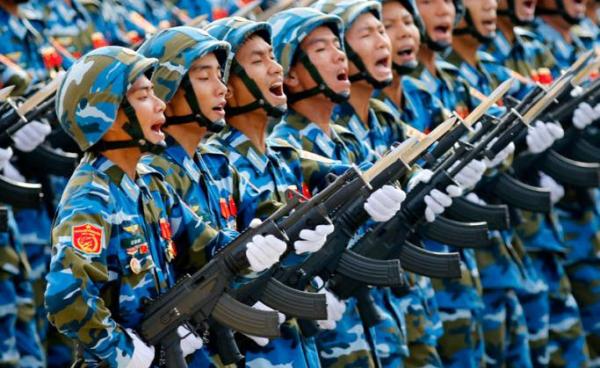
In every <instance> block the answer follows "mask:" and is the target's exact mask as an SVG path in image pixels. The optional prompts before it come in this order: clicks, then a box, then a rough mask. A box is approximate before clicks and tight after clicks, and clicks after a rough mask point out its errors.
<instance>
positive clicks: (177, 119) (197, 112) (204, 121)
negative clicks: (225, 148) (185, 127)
mask: <svg viewBox="0 0 600 368" xmlns="http://www.w3.org/2000/svg"><path fill="white" fill-rule="evenodd" d="M181 87H182V88H183V92H184V97H185V100H186V101H187V103H188V105H189V106H190V109H191V110H192V113H191V114H189V115H179V116H167V119H166V122H165V126H171V125H180V124H187V123H193V122H196V123H198V125H199V126H201V127H203V128H206V129H207V130H208V131H210V132H213V133H218V132H220V131H221V130H223V128H224V127H225V120H224V119H219V120H217V121H212V120H210V119H209V118H207V117H206V115H204V114H203V113H202V110H201V109H200V106H199V105H198V98H197V97H196V93H195V92H194V87H192V83H191V81H190V78H189V75H187V74H186V75H185V76H184V77H183V79H182V80H181Z"/></svg>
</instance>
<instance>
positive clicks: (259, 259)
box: [246, 219, 287, 272]
mask: <svg viewBox="0 0 600 368" xmlns="http://www.w3.org/2000/svg"><path fill="white" fill-rule="evenodd" d="M261 222H262V221H260V220H259V219H254V220H252V221H251V222H250V227H252V228H254V227H256V226H258V225H260V223H261ZM286 248H287V246H286V244H285V242H284V241H283V240H280V239H278V238H276V237H275V236H273V235H270V234H269V235H267V236H263V235H254V237H252V241H250V242H248V244H246V258H248V262H249V263H250V269H251V270H252V271H254V272H261V271H264V270H266V269H267V268H270V267H271V266H273V265H274V264H275V263H277V261H279V257H281V255H282V254H283V252H285V249H286Z"/></svg>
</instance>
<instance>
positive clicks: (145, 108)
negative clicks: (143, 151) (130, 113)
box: [127, 75, 165, 144]
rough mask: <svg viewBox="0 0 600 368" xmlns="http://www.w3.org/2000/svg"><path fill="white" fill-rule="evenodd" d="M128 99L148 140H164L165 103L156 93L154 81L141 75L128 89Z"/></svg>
mask: <svg viewBox="0 0 600 368" xmlns="http://www.w3.org/2000/svg"><path fill="white" fill-rule="evenodd" d="M127 100H128V101H129V103H130V104H131V106H132V107H133V108H134V110H135V114H136V116H137V118H138V121H139V122H140V126H141V128H142V132H143V133H144V137H145V138H146V139H147V140H148V142H150V143H153V144H157V143H160V142H162V141H164V139H165V135H164V133H163V132H162V130H161V127H162V126H163V124H164V123H165V115H164V111H165V103H164V102H162V100H161V99H159V98H158V97H156V95H155V94H154V89H153V88H152V82H151V81H150V80H149V79H148V78H147V77H146V76H144V75H142V76H140V77H139V78H138V79H137V80H136V81H135V82H134V83H133V85H132V86H131V88H129V90H128V91H127Z"/></svg>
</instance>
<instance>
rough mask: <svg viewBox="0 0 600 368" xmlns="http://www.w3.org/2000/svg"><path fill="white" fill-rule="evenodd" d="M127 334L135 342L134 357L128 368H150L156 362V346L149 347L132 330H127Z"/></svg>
mask: <svg viewBox="0 0 600 368" xmlns="http://www.w3.org/2000/svg"><path fill="white" fill-rule="evenodd" d="M125 332H126V333H127V334H128V335H129V337H130V338H131V340H132V341H133V355H132V356H131V360H130V361H129V364H127V368H148V367H150V365H151V364H152V361H153V360H154V346H148V345H146V343H145V342H143V341H142V339H140V338H139V337H138V335H137V333H135V331H133V330H132V329H130V328H126V329H125Z"/></svg>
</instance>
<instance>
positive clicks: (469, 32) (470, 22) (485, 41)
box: [453, 9, 496, 45]
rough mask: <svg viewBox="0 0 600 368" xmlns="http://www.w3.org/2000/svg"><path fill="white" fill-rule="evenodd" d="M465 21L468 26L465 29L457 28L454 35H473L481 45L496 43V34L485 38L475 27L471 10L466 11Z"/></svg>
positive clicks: (493, 33)
mask: <svg viewBox="0 0 600 368" xmlns="http://www.w3.org/2000/svg"><path fill="white" fill-rule="evenodd" d="M465 21H466V22H467V26H466V27H465V28H455V29H454V31H453V33H454V35H456V36H462V35H471V36H473V37H475V38H476V39H477V41H479V42H480V43H482V44H484V45H487V44H489V43H490V42H492V41H494V37H495V36H496V32H492V34H490V35H488V36H485V35H483V34H481V32H479V31H478V30H477V27H476V26H475V22H474V21H473V17H471V12H470V11H469V9H465Z"/></svg>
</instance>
